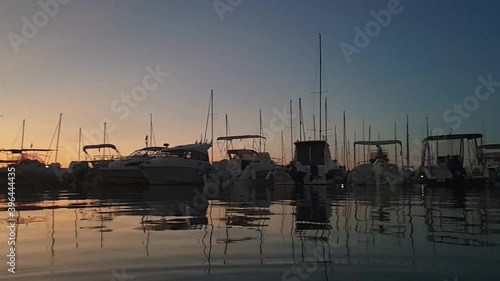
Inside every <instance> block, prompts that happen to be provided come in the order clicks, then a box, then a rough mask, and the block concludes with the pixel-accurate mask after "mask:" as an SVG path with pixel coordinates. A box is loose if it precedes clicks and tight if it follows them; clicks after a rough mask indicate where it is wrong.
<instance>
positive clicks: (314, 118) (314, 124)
mask: <svg viewBox="0 0 500 281" xmlns="http://www.w3.org/2000/svg"><path fill="white" fill-rule="evenodd" d="M313 133H314V139H316V115H313Z"/></svg>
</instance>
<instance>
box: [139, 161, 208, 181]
mask: <svg viewBox="0 0 500 281" xmlns="http://www.w3.org/2000/svg"><path fill="white" fill-rule="evenodd" d="M140 170H141V171H142V174H143V175H144V177H145V178H146V179H147V180H148V182H149V184H151V185H168V184H203V178H202V175H201V174H200V170H199V169H198V168H195V167H182V166H143V167H141V168H140Z"/></svg>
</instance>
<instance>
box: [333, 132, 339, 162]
mask: <svg viewBox="0 0 500 281" xmlns="http://www.w3.org/2000/svg"><path fill="white" fill-rule="evenodd" d="M334 130H335V159H336V160H337V161H338V160H339V158H338V157H339V156H338V153H339V150H338V144H337V125H335V129H334Z"/></svg>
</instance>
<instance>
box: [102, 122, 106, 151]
mask: <svg viewBox="0 0 500 281" xmlns="http://www.w3.org/2000/svg"><path fill="white" fill-rule="evenodd" d="M103 143H104V144H105V143H106V122H104V142H103ZM105 152H106V147H103V149H102V158H104V156H106V154H105Z"/></svg>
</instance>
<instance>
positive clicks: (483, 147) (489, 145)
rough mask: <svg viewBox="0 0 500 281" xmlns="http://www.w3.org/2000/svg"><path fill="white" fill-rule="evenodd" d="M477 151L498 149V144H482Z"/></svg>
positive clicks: (499, 146)
mask: <svg viewBox="0 0 500 281" xmlns="http://www.w3.org/2000/svg"><path fill="white" fill-rule="evenodd" d="M478 148H479V149H500V143H492V144H484V145H481V146H480V147H478Z"/></svg>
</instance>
